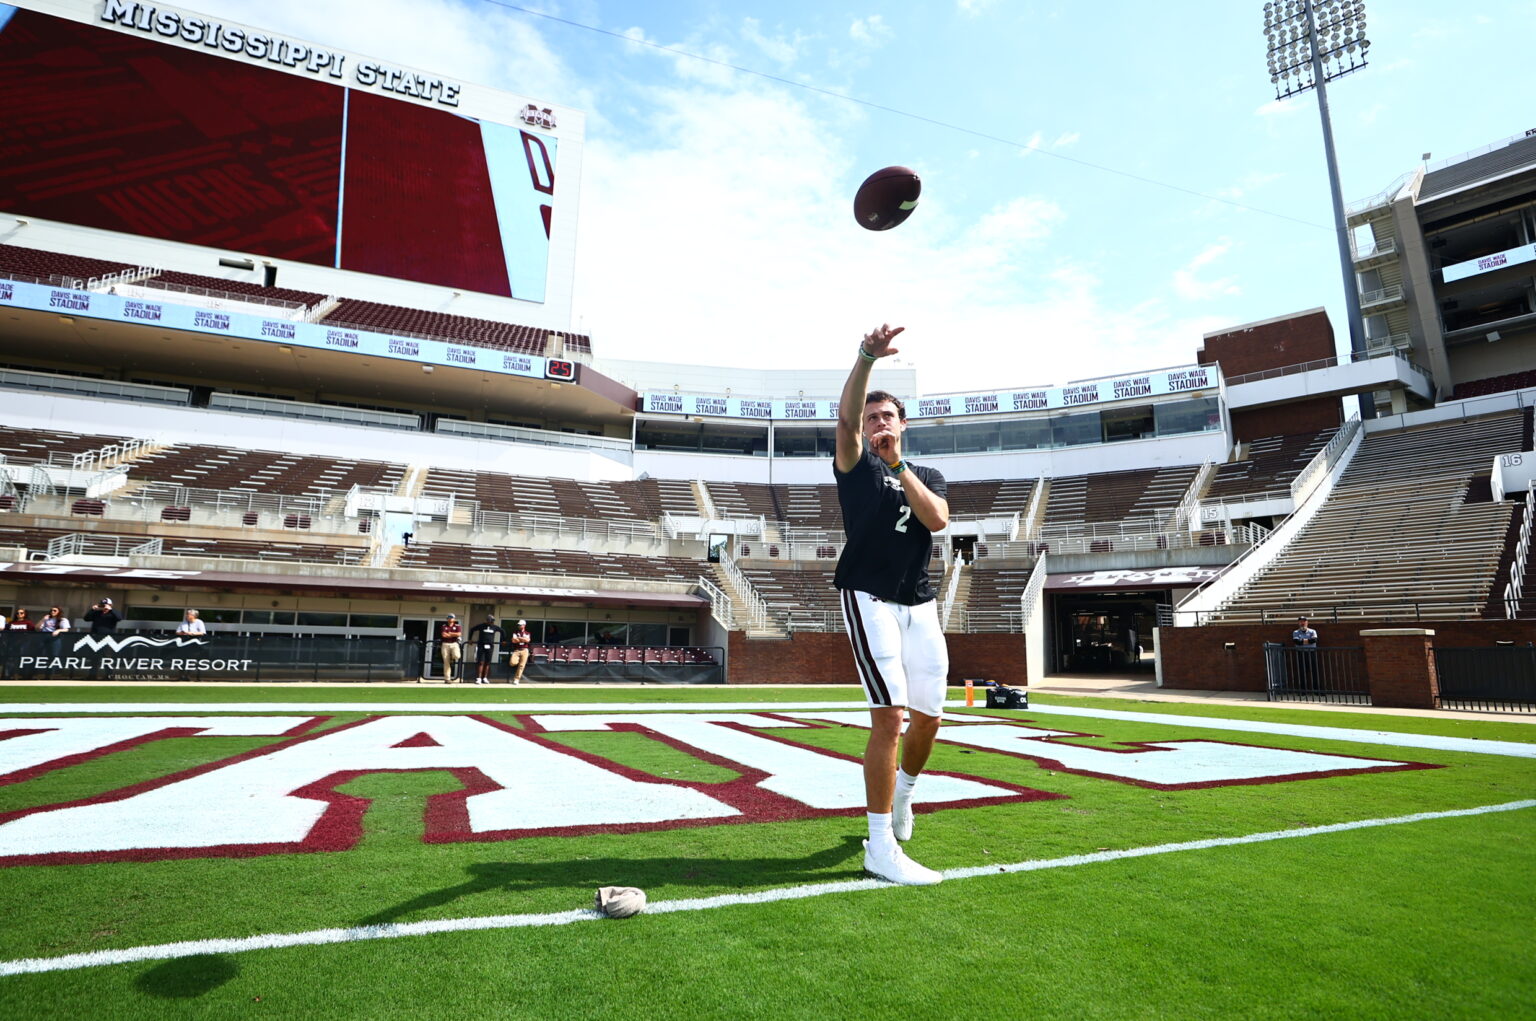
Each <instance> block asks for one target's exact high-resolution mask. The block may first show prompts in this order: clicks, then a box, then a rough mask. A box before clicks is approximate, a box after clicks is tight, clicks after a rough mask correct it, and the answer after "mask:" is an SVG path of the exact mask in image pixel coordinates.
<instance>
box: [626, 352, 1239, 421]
mask: <svg viewBox="0 0 1536 1021" xmlns="http://www.w3.org/2000/svg"><path fill="white" fill-rule="evenodd" d="M1220 378H1221V377H1220V374H1219V372H1218V371H1217V368H1216V366H1214V365H1189V366H1183V367H1180V368H1176V369H1162V370H1159V371H1157V372H1145V373H1139V374H1133V375H1129V376H1124V377H1121V378H1118V379H1096V380H1092V381H1091V382H1087V383H1073V384H1071V385H1069V386H1059V387H1051V388H1049V389H1043V390H1000V391H993V392H992V393H975V394H952V395H950V396H947V397H923V398H919V399H918V400H915V401H908V402H907V417H908V418H953V417H957V416H960V415H994V414H998V413H999V412H1002V413H1007V414H1014V413H1017V412H1021V411H1056V410H1059V409H1061V408H1081V407H1085V406H1087V405H1093V404H1109V403H1113V402H1115V401H1129V400H1138V399H1141V398H1144V397H1167V396H1169V395H1171V394H1181V393H1192V392H1195V391H1199V390H1213V389H1215V388H1216V387H1217V386H1219V385H1220ZM640 410H641V411H644V412H649V413H651V414H661V415H699V416H706V417H712V418H761V419H772V420H774V421H778V422H786V421H788V422H794V421H827V420H832V419H836V418H837V402H836V401H806V400H796V401H777V400H753V399H751V398H745V397H721V396H700V395H698V394H675V393H665V392H655V391H652V392H648V393H646V394H644V395H642V397H641V405H640Z"/></svg>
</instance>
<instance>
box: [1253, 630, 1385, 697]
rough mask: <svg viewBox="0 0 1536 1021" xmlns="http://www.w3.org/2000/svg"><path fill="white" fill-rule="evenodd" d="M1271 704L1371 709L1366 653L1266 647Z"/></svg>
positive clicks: (1352, 648) (1357, 648) (1350, 649)
mask: <svg viewBox="0 0 1536 1021" xmlns="http://www.w3.org/2000/svg"><path fill="white" fill-rule="evenodd" d="M1264 674H1265V680H1266V682H1267V684H1266V687H1267V689H1268V692H1269V700H1270V701H1271V702H1277V701H1294V702H1332V703H1338V704H1343V705H1370V704H1371V686H1370V684H1369V683H1368V682H1367V681H1366V677H1365V649H1364V648H1363V647H1360V646H1336V647H1333V648H1329V647H1326V646H1307V647H1305V648H1302V647H1297V646H1285V645H1281V644H1279V643H1278V642H1265V643H1264Z"/></svg>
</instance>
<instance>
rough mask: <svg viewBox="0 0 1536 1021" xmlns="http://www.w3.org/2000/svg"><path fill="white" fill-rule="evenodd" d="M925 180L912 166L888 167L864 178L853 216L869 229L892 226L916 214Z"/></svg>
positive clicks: (856, 195) (854, 202)
mask: <svg viewBox="0 0 1536 1021" xmlns="http://www.w3.org/2000/svg"><path fill="white" fill-rule="evenodd" d="M922 191H923V182H922V181H921V180H920V179H919V178H918V176H917V174H916V173H914V172H913V171H912V169H911V168H909V167H886V168H885V169H884V170H876V171H875V172H874V173H873V174H870V175H869V176H868V177H866V178H865V179H864V183H863V184H861V185H859V190H858V192H857V193H855V194H854V196H853V218H854V219H855V220H858V221H859V226H860V227H863V228H864V229H865V230H890V229H891V228H892V227H895V226H896V225H897V224H899V223H901V222H902V221H903V220H905V219H906V218H907V217H909V216H911V215H912V210H914V209H916V208H917V197H918V195H920V194H922Z"/></svg>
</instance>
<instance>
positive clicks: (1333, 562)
mask: <svg viewBox="0 0 1536 1021" xmlns="http://www.w3.org/2000/svg"><path fill="white" fill-rule="evenodd" d="M1520 426H1521V417H1520V415H1519V414H1518V413H1506V414H1499V415H1490V416H1488V417H1485V418H1480V419H1473V420H1470V421H1467V422H1452V423H1448V424H1439V425H1430V426H1422V427H1420V428H1416V429H1409V430H1406V431H1403V432H1396V433H1386V434H1382V435H1369V434H1368V435H1367V437H1366V439H1365V440H1364V442H1363V443H1362V444H1361V447H1360V450H1359V452H1358V453H1357V454H1356V455H1355V458H1354V460H1353V461H1352V462H1351V463H1350V465H1349V467H1348V469H1347V470H1346V471H1345V473H1344V475H1343V476H1342V477H1341V478H1340V480H1339V482H1338V484H1337V485H1336V486H1335V488H1334V490H1333V492H1332V493H1331V494H1330V495H1329V498H1328V502H1327V503H1326V504H1325V505H1324V506H1323V507H1322V509H1321V510H1320V511H1319V512H1318V514H1317V516H1316V517H1315V518H1314V519H1313V520H1312V521H1311V522H1309V523H1308V525H1307V527H1306V528H1305V529H1304V530H1303V531H1302V532H1301V534H1300V535H1298V536H1297V537H1296V538H1295V539H1293V540H1292V541H1291V542H1290V543H1289V544H1288V545H1287V547H1286V548H1285V549H1284V550H1283V551H1282V552H1281V553H1280V555H1279V557H1278V558H1277V559H1276V560H1275V562H1274V563H1272V564H1271V565H1270V566H1269V568H1268V569H1267V570H1265V571H1264V572H1262V573H1261V574H1260V575H1258V576H1257V577H1256V578H1254V579H1253V580H1251V581H1250V582H1249V583H1248V584H1247V585H1245V586H1244V587H1243V589H1242V590H1241V591H1240V592H1239V593H1238V594H1237V596H1236V597H1235V598H1234V599H1232V600H1230V601H1229V602H1228V603H1227V604H1226V605H1224V606H1223V607H1222V608H1221V610H1220V612H1219V614H1218V615H1217V619H1218V620H1219V621H1222V622H1233V621H1253V620H1259V619H1263V618H1266V617H1267V618H1269V619H1281V620H1283V619H1285V618H1286V617H1288V616H1292V615H1295V614H1297V613H1311V614H1312V615H1313V616H1315V617H1319V618H1322V619H1328V618H1330V617H1332V616H1334V615H1335V614H1336V615H1338V616H1340V617H1346V616H1351V617H1357V618H1358V617H1369V616H1372V615H1379V614H1380V613H1381V612H1383V608H1396V609H1395V610H1394V612H1396V613H1399V614H1407V615H1410V616H1417V617H1422V618H1424V619H1451V618H1456V617H1468V616H1472V617H1476V616H1480V615H1481V614H1482V612H1483V608H1484V606H1485V605H1486V603H1487V601H1488V599H1489V597H1490V590H1491V588H1492V584H1493V580H1494V577H1495V575H1496V573H1497V571H1498V568H1499V564H1500V562H1501V559H1502V556H1503V551H1504V544H1505V539H1506V536H1507V534H1508V532H1509V523H1510V517H1511V514H1512V509H1513V505H1512V504H1510V503H1491V502H1477V501H1475V500H1474V501H1471V502H1469V501H1468V495H1469V492H1471V491H1472V489H1473V484H1474V481H1476V480H1478V479H1479V477H1481V479H1482V481H1483V486H1484V487H1486V476H1487V474H1488V471H1489V465H1490V463H1491V462H1492V460H1493V457H1494V455H1495V454H1497V453H1498V452H1500V451H1507V450H1511V449H1513V448H1514V445H1515V444H1516V443H1517V442H1518V441H1519V431H1520Z"/></svg>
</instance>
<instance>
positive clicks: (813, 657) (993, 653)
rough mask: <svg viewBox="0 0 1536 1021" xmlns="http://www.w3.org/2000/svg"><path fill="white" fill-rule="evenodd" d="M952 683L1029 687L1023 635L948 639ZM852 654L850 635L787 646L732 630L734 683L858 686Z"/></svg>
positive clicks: (807, 635) (800, 637)
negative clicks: (977, 680) (968, 681)
mask: <svg viewBox="0 0 1536 1021" xmlns="http://www.w3.org/2000/svg"><path fill="white" fill-rule="evenodd" d="M944 637H945V638H946V639H947V640H948V643H949V678H950V682H951V683H953V684H959V683H960V682H962V681H964V680H965V678H967V677H974V678H980V679H982V680H992V681H1001V682H1002V683H1004V684H1019V685H1022V684H1025V683H1026V682H1027V678H1026V677H1025V667H1024V636H1023V635H1013V634H979V635H945V636H944ZM858 680H859V678H858V675H857V674H856V673H855V672H854V667H853V650H852V648H851V647H850V646H849V644H848V636H847V635H845V634H840V633H838V634H829V633H823V632H815V631H801V632H798V633H796V634H795V635H794V636H792V637H791V638H790V639H789V640H787V641H762V640H755V639H754V640H749V639H748V638H747V636H746V634H745V633H744V632H741V631H732V632H731V638H730V668H729V671H728V676H727V677H726V681H727V683H729V684H857V683H858Z"/></svg>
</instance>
